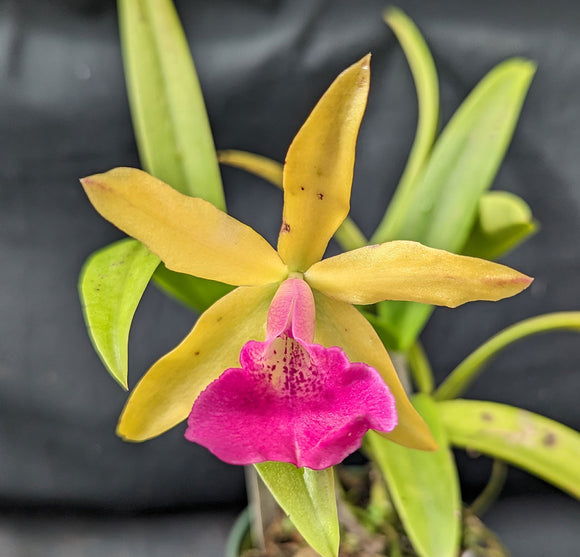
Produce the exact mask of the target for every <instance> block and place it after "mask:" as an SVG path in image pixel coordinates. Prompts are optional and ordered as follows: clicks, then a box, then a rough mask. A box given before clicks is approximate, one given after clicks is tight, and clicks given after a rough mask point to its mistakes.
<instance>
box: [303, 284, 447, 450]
mask: <svg viewBox="0 0 580 557" xmlns="http://www.w3.org/2000/svg"><path fill="white" fill-rule="evenodd" d="M314 300H315V303H316V332H315V335H314V341H315V342H317V343H319V344H322V345H323V346H327V347H328V346H340V347H341V348H342V349H343V350H344V352H345V354H346V355H347V357H348V358H349V360H350V361H351V362H364V363H365V364H368V365H370V366H372V367H374V368H375V369H376V370H377V371H378V372H379V373H380V374H381V376H382V377H383V379H384V380H385V383H386V384H387V385H388V386H389V389H390V390H391V392H392V393H393V395H394V397H395V400H396V402H397V414H398V419H399V423H398V425H397V427H396V428H395V429H394V430H393V431H392V432H391V433H384V434H381V435H382V436H383V437H386V438H387V439H389V440H391V441H394V442H395V443H398V444H400V445H404V446H405V447H410V448H413V449H423V450H436V449H437V443H436V442H435V440H434V439H433V437H432V436H431V432H430V431H429V428H428V427H427V424H426V423H425V422H424V421H423V418H421V416H420V415H419V414H418V412H417V411H416V410H415V409H414V408H413V405H412V404H411V403H410V401H409V399H408V398H407V395H406V393H405V391H404V389H403V386H402V385H401V382H400V381H399V377H398V376H397V372H396V371H395V368H394V367H393V364H392V363H391V360H390V358H389V355H388V354H387V351H386V350H385V347H384V346H383V343H382V342H381V341H380V339H379V337H378V336H377V334H376V333H375V330H374V329H373V328H372V326H371V324H370V323H369V322H368V321H367V320H366V319H365V318H364V317H363V316H362V315H361V314H360V313H359V312H358V311H357V310H356V309H355V308H354V307H353V306H351V305H350V304H345V303H344V302H339V301H338V300H332V299H331V298H328V297H327V296H325V295H324V294H321V293H320V292H316V291H314Z"/></svg>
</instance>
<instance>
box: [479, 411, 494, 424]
mask: <svg viewBox="0 0 580 557" xmlns="http://www.w3.org/2000/svg"><path fill="white" fill-rule="evenodd" d="M481 419H482V420H483V421H484V422H493V414H490V413H489V412H482V413H481Z"/></svg>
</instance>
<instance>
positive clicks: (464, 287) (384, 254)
mask: <svg viewBox="0 0 580 557" xmlns="http://www.w3.org/2000/svg"><path fill="white" fill-rule="evenodd" d="M305 278H306V280H307V282H308V283H309V284H310V286H312V288H316V289H317V290H320V291H321V292H324V293H325V294H326V295H328V296H331V297H332V298H336V299H337V300H342V301H344V302H349V303H351V304H374V303H376V302H379V301H381V300H407V301H411V302H422V303H424V304H435V305H438V306H448V307H456V306H459V305H461V304H464V303H465V302H470V301H473V300H493V301H495V300H501V299H502V298H507V297H509V296H513V295H514V294H517V293H518V292H521V291H522V290H524V289H525V288H527V287H528V286H529V285H530V284H531V283H532V280H533V279H531V278H530V277H527V276H526V275H523V274H522V273H519V272H518V271H514V269H510V268H509V267H506V266H505V265H499V264H498V263H492V262H491V261H485V260H483V259H477V258H474V257H466V256H463V255H455V254H453V253H449V252H448V251H443V250H440V249H433V248H428V247H426V246H423V245H422V244H419V243H417V242H407V241H396V242H387V243H385V244H379V245H376V246H368V247H365V248H360V249H356V250H353V251H348V252H346V253H342V254H340V255H337V256H335V257H330V258H328V259H325V260H324V261H320V262H319V263H316V264H315V265H313V266H312V267H311V268H310V269H308V272H307V273H306V274H305Z"/></svg>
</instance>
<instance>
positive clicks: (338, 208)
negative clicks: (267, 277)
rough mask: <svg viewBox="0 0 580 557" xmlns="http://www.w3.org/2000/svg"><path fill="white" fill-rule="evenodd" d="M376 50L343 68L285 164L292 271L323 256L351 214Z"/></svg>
mask: <svg viewBox="0 0 580 557" xmlns="http://www.w3.org/2000/svg"><path fill="white" fill-rule="evenodd" d="M369 62H370V55H367V56H365V57H364V58H363V59H362V60H360V61H359V62H357V63H356V64H353V65H352V66H350V68H348V69H346V70H345V71H344V72H342V73H341V74H340V75H339V76H338V77H337V78H336V80H335V81H334V83H333V84H332V85H331V86H330V88H329V89H328V91H326V93H325V94H324V95H323V96H322V98H321V99H320V101H319V102H318V104H317V105H316V106H315V107H314V110H313V111H312V113H311V114H310V116H309V117H308V119H307V120H306V122H305V124H304V125H303V126H302V128H301V129H300V131H299V132H298V135H297V136H296V137H295V138H294V141H293V142H292V145H290V149H289V150H288V154H287V155H286V164H285V166H284V214H283V218H282V228H281V229H280V236H279V238H278V252H279V253H280V255H281V256H282V259H283V260H284V261H285V262H286V263H287V264H288V267H289V268H290V269H291V270H292V271H305V270H306V269H307V268H308V267H310V265H312V263H315V262H316V261H319V260H320V259H321V258H322V256H323V255H324V250H325V249H326V246H327V244H328V242H329V240H330V238H331V237H332V235H333V234H334V233H335V231H336V229H337V228H338V227H339V226H340V224H341V223H342V221H343V220H344V219H345V217H346V215H347V214H348V211H349V207H350V189H351V185H352V174H353V168H354V155H355V146H356V138H357V135H358V129H359V126H360V123H361V120H362V117H363V114H364V110H365V107H366V102H367V95H368V89H369V77H370V74H369V72H370V70H369Z"/></svg>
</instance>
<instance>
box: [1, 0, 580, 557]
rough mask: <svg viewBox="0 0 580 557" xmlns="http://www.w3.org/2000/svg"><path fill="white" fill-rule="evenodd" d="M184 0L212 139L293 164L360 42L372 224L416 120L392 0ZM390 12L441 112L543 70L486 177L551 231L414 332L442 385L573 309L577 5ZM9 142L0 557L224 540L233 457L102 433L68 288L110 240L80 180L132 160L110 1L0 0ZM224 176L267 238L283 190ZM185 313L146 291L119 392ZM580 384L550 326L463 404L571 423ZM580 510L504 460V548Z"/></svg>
mask: <svg viewBox="0 0 580 557" xmlns="http://www.w3.org/2000/svg"><path fill="white" fill-rule="evenodd" d="M176 5H177V7H178V9H179V12H180V15H181V16H182V19H183V22H184V26H185V29H186V32H187V35H188V38H189V40H190V44H191V46H192V49H193V53H194V56H195V59H196V64H197V69H198V73H199V76H200V80H201V83H202V87H203V90H204V93H205V97H206V102H207V107H208V112H209V116H210V120H211V124H212V128H213V131H214V136H215V142H216V145H217V147H218V148H221V149H225V148H238V149H246V150H250V151H254V152H257V153H261V154H264V155H267V156H270V157H272V158H275V159H278V160H283V158H284V154H285V151H286V149H287V147H288V145H289V143H290V141H291V139H292V137H293V136H294V134H295V133H296V131H297V130H298V128H299V127H300V125H301V123H302V122H303V121H304V119H305V118H306V116H307V114H308V112H309V110H310V109H311V108H312V106H313V105H314V103H315V102H316V100H317V99H318V98H319V96H320V95H321V94H322V92H323V91H324V90H325V88H326V87H327V86H328V84H329V83H330V82H331V81H332V79H333V78H334V77H335V76H336V75H337V74H338V73H339V72H340V71H341V70H342V69H344V68H345V67H346V66H347V65H349V64H350V63H352V62H354V61H355V60H357V59H358V58H359V57H361V56H362V55H363V54H365V53H366V52H368V51H371V52H372V53H373V60H372V66H371V67H372V81H371V94H370V99H369V106H368V110H367V113H366V116H365V120H364V123H363V126H362V129H361V134H360V140H359V145H358V156H357V166H356V172H355V183H354V187H353V199H352V217H353V218H354V219H355V220H356V221H357V223H359V225H360V226H361V227H362V229H363V230H364V231H365V232H367V233H368V234H370V233H371V232H372V230H373V229H374V227H375V226H376V224H377V223H378V221H379V219H380V217H381V214H382V211H383V209H384V207H385V205H386V203H387V202H388V200H389V198H390V196H391V194H392V191H393V189H394V187H395V185H396V183H397V179H398V177H399V175H400V173H401V170H402V168H403V165H404V163H405V160H406V155H407V154H408V151H409V147H410V144H411V141H412V137H413V133H414V127H415V122H416V100H415V94H414V88H413V84H412V80H411V77H410V73H409V70H408V67H407V65H406V62H405V60H404V57H403V55H402V52H401V49H400V48H399V46H398V44H397V42H396V40H395V39H394V37H393V35H392V33H391V32H390V31H389V30H388V28H387V27H386V26H385V25H384V24H383V23H382V20H381V17H380V14H381V11H382V9H383V8H384V7H385V6H386V3H385V2H382V1H373V0H359V1H358V2H353V1H347V0H343V1H326V2H324V1H316V0H292V1H283V0H280V1H273V0H272V1H268V0H255V1H249V0H247V1H234V0H229V1H226V0H203V1H202V0H195V1H178V2H176ZM398 5H399V6H400V7H401V8H403V9H404V10H406V11H407V13H408V14H409V15H410V16H412V17H413V18H414V19H415V21H416V22H417V24H418V25H419V26H420V27H421V29H422V30H423V32H424V34H425V36H426V38H427V40H428V42H429V45H430V47H431V49H432V52H433V54H434V57H435V60H436V63H437V67H438V70H439V75H440V80H441V89H442V119H443V122H446V121H447V119H448V118H449V116H450V115H451V114H452V112H453V110H454V109H455V108H456V107H457V106H458V104H459V102H460V101H461V99H463V98H464V97H465V95H466V94H467V93H468V92H469V90H470V89H471V88H472V87H473V86H474V85H475V84H476V83H477V81H478V80H479V79H480V78H481V77H483V75H484V74H485V72H487V71H488V70H489V69H490V68H491V67H492V66H493V65H495V64H496V63H498V62H499V61H501V60H503V59H505V58H507V57H509V56H513V55H519V56H526V57H529V58H532V59H534V60H536V61H537V62H538V65H539V67H538V72H537V75H536V77H535V78H534V81H533V84H532V88H531V91H530V94H529V97H528V99H527V101H526V104H525V106H524V110H523V114H522V118H521V121H520V124H519V126H518V128H517V131H516V134H515V137H514V142H513V144H512V146H511V148H510V150H509V153H508V156H507V158H506V161H505V163H504V165H503V167H502V169H501V171H500V173H499V176H498V178H497V180H496V182H495V187H496V188H499V189H506V190H509V191H512V192H514V193H516V194H518V195H521V196H522V197H524V198H525V199H526V200H527V201H528V203H529V204H530V205H531V207H532V210H533V212H534V215H535V216H536V218H537V219H538V220H539V221H540V222H541V224H542V229H541V231H540V233H539V234H537V235H536V236H535V237H534V238H533V239H531V240H530V241H529V242H527V243H526V244H525V245H524V246H523V247H521V248H520V249H518V250H517V251H516V252H515V253H513V254H512V255H510V256H509V257H507V258H505V262H506V263H508V264H510V265H512V266H514V267H516V268H518V269H520V270H522V271H523V272H525V273H527V274H530V275H532V276H534V277H536V280H535V282H534V284H533V286H532V287H531V288H530V289H529V290H528V291H527V292H526V293H524V294H522V295H520V296H518V297H516V298H514V299H512V300H508V301H505V302H502V303H500V304H485V303H474V304H471V305H468V306H465V307H462V308H459V309H456V310H443V309H442V310H438V311H437V312H436V313H435V315H434V317H433V319H432V321H431V322H430V324H429V326H428V328H427V329H426V331H425V333H424V335H423V339H424V342H425V345H426V348H427V350H428V352H429V354H430V357H431V358H432V362H433V365H434V367H435V371H436V373H437V375H438V377H440V378H441V377H443V376H444V375H445V374H446V373H447V372H448V371H449V370H450V369H451V368H452V367H454V366H455V365H456V364H457V363H458V362H459V361H460V360H461V359H462V358H463V357H464V356H465V355H467V354H468V353H469V352H470V351H472V350H473V349H474V348H476V347H477V346H478V345H479V344H480V343H481V342H483V341H484V340H485V339H486V338H488V337H489V336H490V335H492V334H493V333H495V332H497V331H498V330H500V329H501V328H503V327H505V326H507V325H509V324H511V323H513V322H515V321H517V320H519V319H521V318H525V317H529V316H533V315H536V314H538V313H542V312H548V311H558V310H566V309H576V310H577V309H580V307H579V306H580V303H579V299H578V280H579V277H580V257H579V255H580V248H579V247H578V240H579V238H580V224H579V219H578V216H579V215H580V184H579V183H578V182H579V178H580V157H579V156H578V152H579V150H580V126H579V120H580V95H579V94H578V91H579V90H580V38H578V28H579V26H580V7H579V6H578V4H577V3H575V2H572V1H569V2H566V1H564V0H557V1H552V2H549V3H545V2H540V1H529V0H528V1H526V2H521V1H517V0H510V1H505V0H493V1H489V2H485V3H480V2H466V1H461V0H444V1H441V2H432V1H428V2H427V1H424V2H422V1H419V0H414V1H413V0H407V1H405V0H401V1H400V2H399V3H398ZM0 134H1V135H0V269H1V271H2V273H1V275H0V315H1V317H2V318H1V320H0V505H1V509H2V511H1V513H0V555H2V556H3V557H4V555H6V556H8V557H12V556H16V555H18V556H20V555H59V556H69V555H71V556H72V555H108V554H110V555H121V554H122V555H137V554H139V555H207V556H209V557H211V556H213V555H220V552H221V550H220V548H221V547H222V546H223V543H224V541H223V535H224V532H225V531H227V528H228V526H229V524H230V522H231V520H232V517H233V516H234V514H233V513H235V511H236V509H239V508H241V505H242V504H243V498H244V487H243V477H242V471H241V469H239V468H234V467H230V466H227V465H225V464H223V463H221V462H219V461H217V460H216V459H215V458H214V457H213V456H211V455H210V454H209V453H208V452H207V451H206V450H205V449H203V448H201V447H198V446H194V445H192V444H190V443H187V442H185V441H184V440H183V438H182V434H183V428H181V427H178V428H176V429H175V430H173V431H172V432H170V433H168V434H166V435H164V436H162V437H160V438H158V439H156V440H153V441H150V442H148V443H145V444H142V445H132V444H125V443H123V442H122V441H120V440H119V439H117V438H116V437H115V436H114V428H115V423H116V419H117V416H118V414H119V412H120V410H121V408H122V405H123V403H124V400H125V397H126V395H125V393H123V392H122V391H121V390H120V389H119V388H118V386H117V385H116V383H115V382H114V381H113V380H111V379H110V378H109V377H108V376H107V374H106V372H105V371H104V369H103V368H102V366H101V364H100V362H99V360H98V358H97V356H96V355H95V354H94V352H93V350H92V348H91V346H90V343H89V340H88V337H87V335H86V332H85V330H84V325H83V321H82V317H81V312H80V307H79V303H78V299H77V294H76V282H77V276H78V272H79V269H80V267H81V265H82V262H83V261H84V259H85V258H86V257H87V256H88V254H89V253H90V252H91V251H93V250H94V249H96V248H98V247H100V246H102V245H104V244H106V243H108V242H110V241H112V240H115V239H117V238H119V237H120V233H119V232H118V231H117V230H116V229H114V228H113V227H112V226H110V225H109V224H107V223H106V222H104V221H103V220H102V219H101V218H100V217H99V216H98V215H97V214H96V212H95V211H94V210H93V209H92V208H91V206H90V205H89V203H88V202H87V200H86V199H85V197H84V194H83V193H82V191H81V189H80V187H79V184H78V178H79V177H81V176H84V175H88V174H91V173H93V172H98V171H104V170H107V169H109V168H111V167H114V166H118V165H127V166H138V164H139V163H138V158H137V152H136V148H135V144H134V139H133V135H132V129H131V122H130V116H129V110H128V105H127V100H126V94H125V89H124V81H123V72H122V65H121V58H120V51H119V41H118V29H117V23H116V11H115V3H114V2H112V1H99V0H93V1H89V0H85V1H81V0H79V1H77V2H75V1H73V0H69V1H65V0H61V1H46V0H36V1H33V0H20V1H6V0H4V1H2V2H0ZM223 177H224V185H225V190H226V196H227V201H228V207H229V210H230V212H231V213H232V214H234V215H235V216H237V217H239V218H241V219H242V220H244V221H245V222H247V223H249V224H252V225H253V226H254V227H255V228H256V229H257V230H259V231H260V232H262V233H263V234H264V235H265V236H266V237H267V238H268V239H269V240H271V241H275V238H276V234H277V231H278V229H279V226H280V210H281V196H280V194H279V192H277V191H276V190H275V189H274V188H273V187H271V186H269V185H267V184H265V183H263V182H261V181H260V180H258V179H255V178H252V177H250V176H248V175H245V174H243V173H242V172H239V171H236V170H232V169H224V170H223ZM258 200H259V202H257V201H258ZM193 319H194V318H193V316H192V315H191V314H189V313H188V312H187V311H186V310H185V309H183V308H181V307H180V306H178V305H177V304H175V303H174V302H172V301H170V300H168V299H166V298H165V297H164V296H163V295H162V294H160V293H159V292H158V291H156V290H155V289H154V288H153V287H152V288H150V289H149V290H148V291H147V293H146V295H145V298H144V300H143V303H142V306H141V307H140V308H139V310H138V312H137V315H136V320H135V323H134V327H133V330H132V334H131V343H130V384H131V385H134V384H135V382H136V381H137V380H138V378H139V377H140V376H141V374H142V373H143V372H144V371H145V370H146V369H147V367H148V366H149V365H150V364H151V363H152V362H153V361H155V359H156V358H158V357H159V356H160V355H161V354H163V353H165V352H166V351H167V350H168V349H169V348H171V347H172V346H174V345H175V344H176V343H177V342H178V341H179V340H180V339H181V338H182V336H183V335H184V334H185V333H186V332H187V331H188V330H189V329H190V328H191V326H192V323H193ZM579 389H580V343H579V342H578V337H577V336H574V335H573V334H571V333H570V334H565V333H559V334H553V335H546V336H543V337H537V338H535V339H533V340H531V341H528V342H525V343H522V344H520V345H517V346H514V347H512V348H510V349H509V350H508V351H506V352H505V353H504V354H502V355H501V356H500V357H499V358H497V359H496V360H495V361H494V362H493V364H492V365H491V366H490V367H489V369H487V370H486V372H485V374H484V375H483V376H482V378H481V379H480V380H478V382H477V383H476V385H475V386H474V387H473V388H472V389H471V391H470V393H469V396H471V397H473V398H481V399H493V400H497V401H501V402H506V403H510V404H515V405H518V406H521V407H524V408H526V409H529V410H532V411H536V412H540V413H542V414H545V415H547V416H549V417H551V418H554V419H557V420H559V421H562V422H564V423H566V424H567V425H569V426H572V427H574V428H576V429H580V411H579V410H578V403H577V400H578V392H579ZM460 462H461V465H462V466H461V471H462V477H463V480H464V484H465V489H466V494H467V495H468V496H469V495H473V494H475V493H477V491H478V489H480V488H481V486H482V485H483V483H484V482H485V479H486V475H487V473H488V471H489V462H488V461H487V460H485V459H477V460H471V459H468V458H466V457H464V456H461V455H460ZM219 509H222V510H219ZM176 512H177V513H178V514H175V513H176ZM151 513H153V514H151ZM111 517H115V518H111ZM579 518H580V505H578V503H577V502H574V501H572V500H571V499H568V498H566V497H564V496H561V495H559V494H558V493H557V492H555V491H554V490H552V489H551V488H549V487H548V486H546V485H545V484H543V483H542V482H540V481H538V480H535V479H532V478H530V477H529V476H527V475H526V474H524V473H522V472H518V471H513V472H511V473H510V477H509V482H508V486H507V489H506V492H505V496H504V499H503V500H502V501H501V502H500V504H499V506H498V507H497V509H496V510H495V511H494V512H493V513H491V514H490V516H489V521H490V523H491V524H492V525H493V526H494V527H496V528H497V529H498V530H499V531H500V532H501V534H502V536H503V538H504V539H505V540H506V541H507V542H508V544H509V545H510V546H511V547H512V549H513V553H514V555H526V556H531V557H533V556H540V555H554V554H557V553H558V554H562V555H574V554H578V549H577V546H578V544H580V533H578V532H575V531H574V530H573V528H572V524H577V523H578V519H579ZM554 547H557V548H558V552H556V551H555V550H554ZM575 548H576V549H575Z"/></svg>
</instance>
